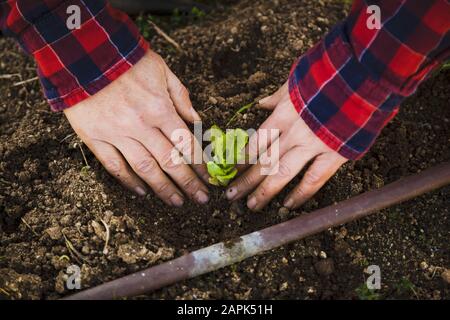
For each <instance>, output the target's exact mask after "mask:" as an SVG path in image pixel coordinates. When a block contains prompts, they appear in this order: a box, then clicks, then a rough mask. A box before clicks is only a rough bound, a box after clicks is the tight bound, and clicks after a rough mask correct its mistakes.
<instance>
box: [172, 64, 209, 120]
mask: <svg viewBox="0 0 450 320" xmlns="http://www.w3.org/2000/svg"><path fill="white" fill-rule="evenodd" d="M166 75H167V88H168V91H169V94H170V97H171V99H172V101H173V104H174V105H175V108H176V109H177V112H178V114H179V115H180V116H181V117H182V118H183V119H184V120H185V121H188V122H191V123H193V122H194V121H201V118H200V116H199V115H198V113H197V112H196V111H195V109H194V107H193V106H192V102H191V99H190V98H189V91H188V90H187V89H186V87H185V86H184V85H183V84H182V83H181V81H180V80H179V79H178V77H177V76H176V75H175V74H174V73H173V72H172V71H171V70H170V69H169V67H167V65H166Z"/></svg>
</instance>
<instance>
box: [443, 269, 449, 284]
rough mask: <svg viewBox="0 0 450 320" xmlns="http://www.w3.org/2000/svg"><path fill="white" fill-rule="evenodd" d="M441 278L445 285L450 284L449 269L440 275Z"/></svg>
mask: <svg viewBox="0 0 450 320" xmlns="http://www.w3.org/2000/svg"><path fill="white" fill-rule="evenodd" d="M441 277H442V279H444V281H445V282H446V283H447V284H450V269H445V270H444V272H442V273H441Z"/></svg>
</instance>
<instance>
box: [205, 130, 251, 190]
mask: <svg viewBox="0 0 450 320" xmlns="http://www.w3.org/2000/svg"><path fill="white" fill-rule="evenodd" d="M210 131H211V147H212V161H209V162H208V163H207V164H206V165H207V168H208V173H209V175H210V178H209V183H211V184H213V185H216V186H223V187H225V186H227V185H228V183H229V182H230V181H231V180H232V179H233V178H234V177H235V176H236V174H237V169H236V164H237V163H238V162H239V161H240V160H242V159H244V157H245V153H244V151H245V150H244V148H245V146H246V145H247V143H248V134H247V132H245V131H244V130H242V129H229V130H227V131H226V133H225V132H223V131H222V130H221V129H220V128H219V127H218V126H216V125H214V126H212V127H211V130H210Z"/></svg>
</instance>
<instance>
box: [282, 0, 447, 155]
mask: <svg viewBox="0 0 450 320" xmlns="http://www.w3.org/2000/svg"><path fill="white" fill-rule="evenodd" d="M367 2H373V3H370V4H376V5H378V6H379V8H380V9H381V28H380V29H373V30H372V29H369V28H368V27H367V24H366V22H367V19H368V17H369V16H370V14H369V13H367V8H368V6H369V5H370V4H368V3H367ZM449 29H450V3H449V2H448V1H447V0H403V1H399V0H379V1H363V0H357V1H355V2H354V3H353V7H352V10H351V12H350V14H349V16H348V17H347V19H346V20H345V21H343V22H342V23H340V24H338V25H337V26H335V27H334V28H333V29H332V31H331V32H330V33H329V34H327V35H326V36H325V38H324V39H323V40H322V41H321V42H319V43H318V44H317V45H316V46H314V47H313V48H311V49H310V50H309V51H307V52H306V53H305V54H304V55H303V56H301V57H300V59H299V60H298V61H297V62H296V63H295V64H294V66H293V67H292V70H291V74H290V77H289V92H290V97H291V100H292V102H293V104H294V106H295V108H296V109H297V111H298V112H299V114H300V116H301V117H302V118H303V120H304V121H305V122H306V123H307V124H308V126H309V127H310V128H311V130H312V131H313V132H314V133H315V134H316V135H317V136H318V137H319V138H320V139H321V140H322V141H323V142H325V143H326V144H327V145H328V146H329V147H330V148H332V149H333V150H336V151H338V152H339V153H340V154H341V155H342V156H344V157H346V158H348V159H358V158H360V157H362V156H363V155H364V153H365V152H366V151H367V150H368V149H369V148H370V146H371V145H372V143H373V142H374V140H375V138H376V137H377V136H378V134H379V133H380V131H381V129H382V128H383V127H384V126H385V125H386V124H387V123H388V122H389V120H391V119H392V118H393V117H394V116H395V114H396V113H397V112H398V106H399V104H400V103H401V102H402V101H403V99H405V98H406V97H407V96H409V95H411V94H413V93H414V92H415V90H416V88H417V86H418V85H419V84H420V83H421V82H422V81H423V80H424V79H425V78H426V77H427V76H428V75H429V74H430V72H431V71H432V70H433V69H435V68H436V67H437V66H439V64H440V63H441V62H443V61H444V60H445V59H447V58H448V57H449V54H450V33H449Z"/></svg>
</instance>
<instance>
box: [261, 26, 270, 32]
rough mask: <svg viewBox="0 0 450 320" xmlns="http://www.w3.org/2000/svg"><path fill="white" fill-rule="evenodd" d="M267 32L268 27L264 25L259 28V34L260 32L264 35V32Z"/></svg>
mask: <svg viewBox="0 0 450 320" xmlns="http://www.w3.org/2000/svg"><path fill="white" fill-rule="evenodd" d="M268 30H269V27H268V26H266V25H263V26H261V32H262V33H265V32H267V31H268Z"/></svg>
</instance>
